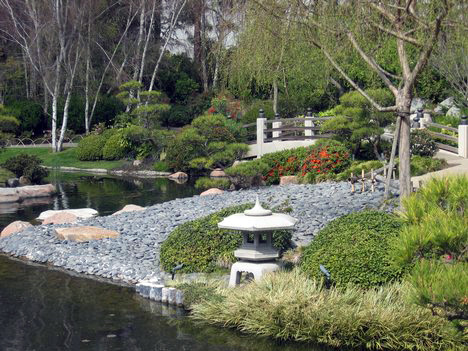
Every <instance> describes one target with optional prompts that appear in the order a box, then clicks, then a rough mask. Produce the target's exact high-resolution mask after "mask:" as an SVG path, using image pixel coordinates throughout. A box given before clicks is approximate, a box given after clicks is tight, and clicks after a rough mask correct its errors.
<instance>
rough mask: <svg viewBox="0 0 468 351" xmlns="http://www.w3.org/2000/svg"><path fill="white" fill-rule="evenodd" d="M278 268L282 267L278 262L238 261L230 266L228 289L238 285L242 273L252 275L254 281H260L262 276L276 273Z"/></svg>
mask: <svg viewBox="0 0 468 351" xmlns="http://www.w3.org/2000/svg"><path fill="white" fill-rule="evenodd" d="M280 268H282V265H281V264H280V263H278V262H248V261H238V262H236V263H234V264H233V265H232V268H231V275H230V277H229V287H234V286H236V285H239V283H240V279H241V275H242V272H246V273H252V274H253V276H254V278H255V280H260V279H261V277H262V275H263V274H265V273H269V272H274V271H277V270H279V269H280Z"/></svg>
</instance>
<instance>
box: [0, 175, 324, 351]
mask: <svg viewBox="0 0 468 351" xmlns="http://www.w3.org/2000/svg"><path fill="white" fill-rule="evenodd" d="M49 181H50V182H51V183H54V184H55V185H56V186H57V189H58V194H57V195H56V196H54V197H51V198H50V199H38V200H37V201H35V202H33V203H23V204H19V205H17V206H13V207H11V206H10V207H8V206H4V207H3V208H0V227H4V226H5V225H7V224H8V223H10V222H12V221H14V220H18V219H21V220H33V219H34V218H36V217H37V216H38V215H39V214H40V212H42V211H45V210H47V209H63V208H80V207H91V208H95V209H96V210H98V211H99V213H100V215H108V214H111V213H113V212H115V211H117V210H119V209H120V208H122V207H123V206H124V205H126V204H129V203H132V204H137V205H141V206H149V205H152V204H155V203H160V202H164V201H169V200H172V199H175V198H178V197H187V196H192V195H194V194H197V193H198V191H197V190H196V189H194V187H193V186H192V185H191V184H190V183H189V184H184V185H180V184H177V183H174V182H171V181H169V180H167V179H148V180H136V179H123V178H115V177H114V178H113V177H103V176H90V175H83V174H82V175H80V174H71V173H70V174H65V173H51V175H50V177H49ZM0 350H1V351H53V350H57V351H62V350H84V351H86V350H93V351H117V350H125V351H133V350H134V351H147V350H153V351H179V350H193V351H196V350H200V351H201V350H206V351H218V350H219V351H254V350H255V351H280V350H281V351H302V350H304V351H305V350H309V351H314V350H318V348H315V347H313V348H311V347H310V346H307V345H299V344H277V343H275V342H274V341H272V340H268V339H265V338H258V337H252V336H245V335H241V334H239V333H237V332H234V331H232V330H227V329H222V328H214V327H207V326H201V325H199V324H196V323H194V322H193V321H192V320H191V319H190V318H188V317H187V316H186V315H185V313H184V312H183V310H181V309H177V308H172V307H168V306H164V305H162V304H160V303H156V302H152V301H149V300H146V299H143V298H141V297H140V296H138V295H137V294H136V293H135V292H134V289H132V288H126V287H121V286H117V285H112V284H108V283H102V282H98V281H95V280H92V279H86V278H82V277H77V276H72V275H70V274H65V273H63V272H60V271H56V270H53V269H51V268H48V267H44V266H36V265H31V264H26V263H23V262H21V261H17V260H13V259H10V258H7V257H5V256H1V255H0Z"/></svg>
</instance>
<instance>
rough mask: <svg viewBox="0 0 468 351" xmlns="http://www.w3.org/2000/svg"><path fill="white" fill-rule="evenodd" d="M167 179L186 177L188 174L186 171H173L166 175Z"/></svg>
mask: <svg viewBox="0 0 468 351" xmlns="http://www.w3.org/2000/svg"><path fill="white" fill-rule="evenodd" d="M168 178H169V179H187V178H188V175H187V173H184V172H175V173H173V174H171V175H170V176H168Z"/></svg>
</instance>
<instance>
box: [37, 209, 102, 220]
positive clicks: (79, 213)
mask: <svg viewBox="0 0 468 351" xmlns="http://www.w3.org/2000/svg"><path fill="white" fill-rule="evenodd" d="M63 212H67V213H71V214H74V215H75V216H76V217H78V218H79V219H86V218H92V217H95V216H97V215H98V211H96V210H93V209H92V208H77V209H73V210H47V211H44V212H42V213H41V214H40V215H39V217H37V219H38V220H39V221H43V220H45V219H46V218H47V217H50V216H53V215H55V214H57V213H63Z"/></svg>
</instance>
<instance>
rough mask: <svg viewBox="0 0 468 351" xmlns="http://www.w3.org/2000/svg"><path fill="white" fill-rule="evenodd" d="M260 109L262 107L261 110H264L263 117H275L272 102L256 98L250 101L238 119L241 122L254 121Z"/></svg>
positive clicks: (248, 122)
mask: <svg viewBox="0 0 468 351" xmlns="http://www.w3.org/2000/svg"><path fill="white" fill-rule="evenodd" d="M260 109H263V111H265V118H268V119H273V118H275V113H274V112H273V102H272V101H270V100H265V101H262V100H257V101H254V102H252V103H251V104H250V106H248V107H247V110H246V111H245V112H244V113H243V114H242V117H241V119H240V121H241V123H242V124H250V123H255V122H256V121H257V118H258V115H259V111H260Z"/></svg>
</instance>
